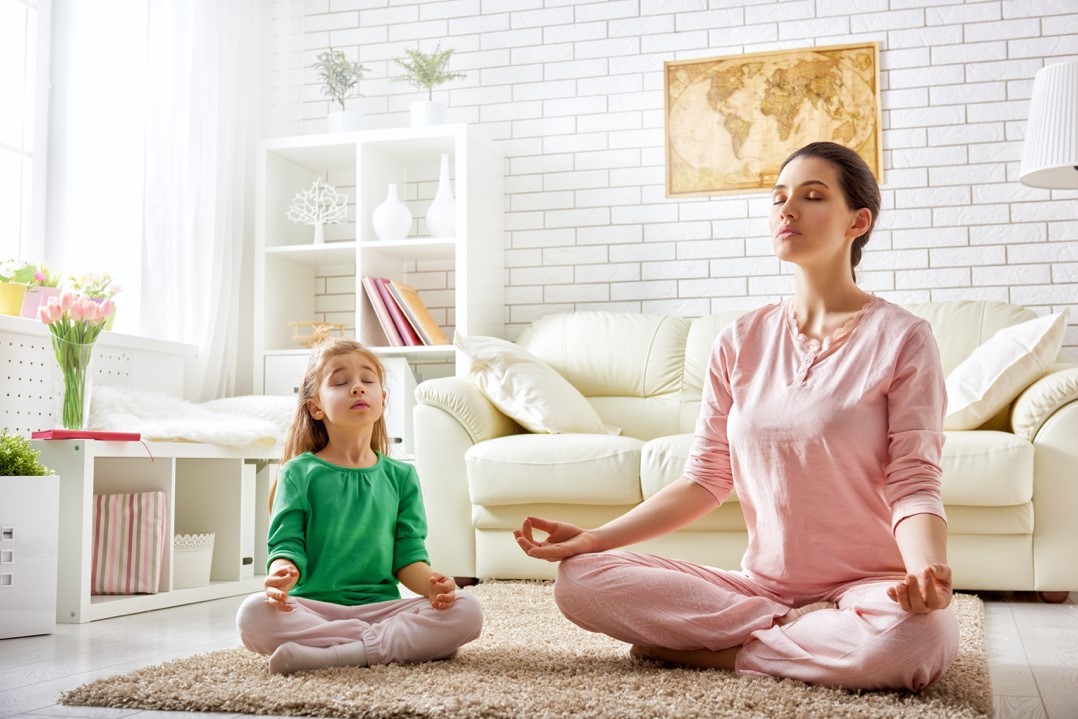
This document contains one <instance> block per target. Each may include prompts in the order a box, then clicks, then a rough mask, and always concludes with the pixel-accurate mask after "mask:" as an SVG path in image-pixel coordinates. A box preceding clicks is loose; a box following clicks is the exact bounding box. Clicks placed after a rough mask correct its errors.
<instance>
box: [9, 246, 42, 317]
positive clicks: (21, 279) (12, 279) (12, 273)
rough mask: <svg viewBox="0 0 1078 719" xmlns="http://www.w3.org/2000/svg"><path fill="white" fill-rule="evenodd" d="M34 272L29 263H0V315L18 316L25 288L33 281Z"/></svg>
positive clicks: (24, 296) (14, 261) (24, 295)
mask: <svg viewBox="0 0 1078 719" xmlns="http://www.w3.org/2000/svg"><path fill="white" fill-rule="evenodd" d="M36 270H37V268H35V267H34V266H33V265H31V264H30V263H29V262H23V261H16V260H5V261H4V262H0V315H12V316H14V317H18V316H19V313H20V312H22V302H23V300H24V299H25V298H26V288H27V286H28V285H29V284H30V283H31V282H32V281H33V278H34V272H35V271H36Z"/></svg>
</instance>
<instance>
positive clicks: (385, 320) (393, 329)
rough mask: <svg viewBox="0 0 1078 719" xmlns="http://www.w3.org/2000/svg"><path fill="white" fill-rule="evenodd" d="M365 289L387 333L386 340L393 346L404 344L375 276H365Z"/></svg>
mask: <svg viewBox="0 0 1078 719" xmlns="http://www.w3.org/2000/svg"><path fill="white" fill-rule="evenodd" d="M363 289H364V290H365V291H366V292H367V299H368V300H370V303H371V307H373V308H374V314H375V316H376V317H378V324H380V325H381V326H382V332H384V333H385V335H386V340H387V341H388V342H389V344H390V345H391V346H393V347H400V346H402V345H403V344H404V340H403V339H401V335H400V332H398V331H397V326H396V325H395V324H394V323H393V318H392V317H390V316H389V310H388V309H386V306H385V303H384V302H382V294H381V293H380V292H379V291H378V283H377V282H375V278H374V277H364V278H363Z"/></svg>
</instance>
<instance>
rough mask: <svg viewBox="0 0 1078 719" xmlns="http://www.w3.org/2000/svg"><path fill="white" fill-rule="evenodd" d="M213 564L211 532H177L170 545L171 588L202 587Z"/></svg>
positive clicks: (207, 582)
mask: <svg viewBox="0 0 1078 719" xmlns="http://www.w3.org/2000/svg"><path fill="white" fill-rule="evenodd" d="M212 565H213V532H204V533H201V534H177V535H176V538H175V539H174V540H173V546H172V588H173V589H186V588H188V587H204V586H206V585H207V584H209V583H210V567H211V566H212Z"/></svg>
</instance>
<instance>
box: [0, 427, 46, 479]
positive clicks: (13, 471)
mask: <svg viewBox="0 0 1078 719" xmlns="http://www.w3.org/2000/svg"><path fill="white" fill-rule="evenodd" d="M39 456H41V452H38V451H37V450H36V449H34V448H33V447H32V446H31V445H30V440H28V439H26V437H23V436H22V435H19V434H8V431H7V428H6V427H5V428H4V431H3V432H0V477H44V476H45V475H49V474H52V470H51V469H49V468H48V467H46V466H45V465H43V464H42V463H41V462H40V461H38V457H39Z"/></svg>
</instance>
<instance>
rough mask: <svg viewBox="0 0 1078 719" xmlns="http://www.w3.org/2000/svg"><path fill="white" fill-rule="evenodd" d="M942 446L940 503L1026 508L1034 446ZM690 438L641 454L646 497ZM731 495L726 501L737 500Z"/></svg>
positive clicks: (978, 436)
mask: <svg viewBox="0 0 1078 719" xmlns="http://www.w3.org/2000/svg"><path fill="white" fill-rule="evenodd" d="M946 435H947V441H946V442H944V445H943V456H942V457H941V462H940V463H941V466H942V467H943V502H944V504H946V505H951V504H961V505H968V506H971V507H1002V506H1009V505H1016V504H1025V503H1026V502H1029V501H1030V499H1032V497H1033V445H1032V444H1030V443H1029V442H1027V441H1026V440H1024V439H1020V438H1018V437H1015V436H1014V435H1013V434H1010V433H1007V432H991V431H980V432H947V433H946ZM691 447H692V435H691V434H677V435H671V436H669V437H660V438H658V439H653V440H651V441H650V442H647V443H646V444H645V445H644V447H643V450H642V451H641V453H640V488H641V491H642V492H643V495H644V497H645V498H647V497H650V496H651V495H653V494H655V493H656V492H658V491H659V490H660V489H662V488H663V487H665V486H666V485H668V484H670V483H671V482H673V481H675V480H676V479H678V478H679V477H680V476H681V473H682V470H683V469H684V467H685V460H686V459H687V458H688V456H689V449H690V448H691ZM736 501H737V492H736V491H732V492H731V493H730V498H729V499H728V500H726V503H730V502H736Z"/></svg>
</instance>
